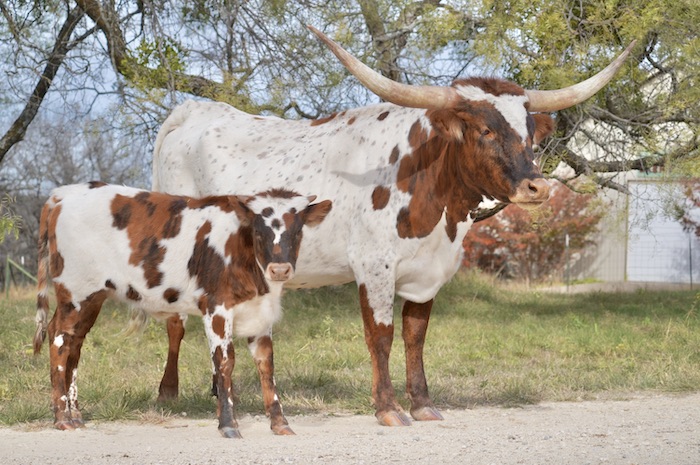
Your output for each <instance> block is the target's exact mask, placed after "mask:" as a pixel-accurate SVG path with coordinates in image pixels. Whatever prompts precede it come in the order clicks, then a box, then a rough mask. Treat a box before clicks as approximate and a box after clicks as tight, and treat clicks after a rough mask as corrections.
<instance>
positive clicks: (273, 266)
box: [267, 263, 294, 281]
mask: <svg viewBox="0 0 700 465" xmlns="http://www.w3.org/2000/svg"><path fill="white" fill-rule="evenodd" d="M267 272H268V274H269V275H270V279H271V280H272V281H287V280H288V279H291V277H292V276H293V275H294V269H293V268H292V265H290V264H289V263H270V264H269V265H268V266H267Z"/></svg>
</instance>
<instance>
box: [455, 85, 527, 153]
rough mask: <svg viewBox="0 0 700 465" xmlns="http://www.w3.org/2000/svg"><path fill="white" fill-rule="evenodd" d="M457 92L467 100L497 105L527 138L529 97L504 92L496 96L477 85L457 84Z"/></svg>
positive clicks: (514, 127)
mask: <svg viewBox="0 0 700 465" xmlns="http://www.w3.org/2000/svg"><path fill="white" fill-rule="evenodd" d="M457 93H459V95H461V96H462V97H464V98H465V99H467V100H474V101H477V102H481V101H485V102H488V103H490V104H491V105H493V106H494V107H496V110H498V111H499V112H500V113H501V114H502V115H503V117H504V118H505V120H506V121H508V124H510V126H511V127H512V128H513V129H514V130H515V131H516V132H517V133H518V134H519V135H520V137H521V138H522V140H523V141H524V140H525V139H527V136H528V131H527V110H526V109H525V104H526V103H527V102H528V99H527V97H526V96H524V95H510V94H502V95H499V96H495V95H493V94H490V93H488V92H484V91H483V89H481V88H479V87H476V86H457Z"/></svg>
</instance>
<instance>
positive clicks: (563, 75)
mask: <svg viewBox="0 0 700 465" xmlns="http://www.w3.org/2000/svg"><path fill="white" fill-rule="evenodd" d="M0 15H1V17H2V20H0V73H2V79H0V104H2V106H3V111H2V112H1V114H0V166H1V167H2V168H3V171H4V177H3V178H4V180H5V181H4V185H3V189H6V191H7V192H9V193H11V194H13V195H14V193H15V192H16V190H17V187H16V186H19V185H21V182H22V175H21V173H20V172H19V171H16V170H14V171H13V170H12V169H9V168H10V167H11V164H10V163H9V160H8V159H9V158H14V157H19V156H20V155H18V154H22V155H21V156H22V157H25V158H26V157H29V158H31V157H40V156H41V157H43V156H46V155H45V152H37V151H35V150H34V146H33V145H32V143H27V142H28V141H29V140H30V139H31V140H33V141H35V142H36V141H39V142H41V141H42V137H41V134H39V136H38V137H37V138H33V137H34V136H32V134H31V132H32V130H36V131H40V130H41V129H40V125H39V124H36V122H34V123H33V121H38V118H40V117H42V116H43V117H46V118H49V119H52V118H54V117H55V119H56V120H58V119H61V120H63V121H64V122H65V124H64V126H63V127H64V130H65V131H66V132H67V134H66V136H70V137H76V138H80V137H82V136H80V133H81V132H82V131H83V130H84V128H85V121H86V118H87V120H88V121H100V122H101V124H102V125H103V126H102V127H101V128H100V129H98V131H100V132H109V133H110V138H111V140H114V141H118V142H115V143H116V144H117V145H118V146H120V147H122V146H131V147H138V148H139V150H140V149H142V148H143V152H142V155H143V156H144V158H145V159H147V158H149V157H148V155H147V153H146V152H149V151H150V144H152V141H153V140H154V138H155V134H156V131H157V129H158V127H159V125H160V122H161V121H162V120H163V119H164V118H165V117H166V115H167V113H168V112H169V110H170V109H171V108H172V107H173V106H174V105H175V104H177V103H179V102H181V101H182V100H184V99H185V98H192V97H194V98H206V99H214V100H221V101H227V102H229V103H232V104H234V105H235V106H237V107H239V108H241V109H243V110H246V111H249V112H252V113H266V114H274V115H279V116H284V117H288V118H299V117H304V118H315V117H319V116H322V115H324V114H328V113H330V112H333V111H336V110H339V109H343V108H347V107H350V106H358V105H364V104H367V103H370V102H376V101H377V97H376V96H374V95H372V94H371V93H369V92H368V91H366V90H365V89H364V88H362V87H361V86H359V85H358V84H357V81H356V80H355V79H354V78H353V77H350V76H349V75H348V74H347V72H346V71H345V70H344V69H343V68H342V66H341V65H340V64H339V63H338V62H337V60H335V59H334V58H333V57H332V56H331V54H330V52H329V51H328V50H326V49H325V47H324V46H323V45H322V44H320V43H319V41H318V40H317V39H316V38H315V37H314V36H313V35H312V34H311V33H309V31H308V30H307V29H306V27H305V26H306V25H307V24H313V25H315V26H316V27H318V28H319V29H321V30H324V31H325V32H327V33H329V34H330V35H331V36H332V37H334V38H335V39H337V40H338V41H339V42H340V43H341V44H342V45H343V46H345V47H346V48H347V49H348V50H349V51H350V52H352V53H353V54H355V55H356V56H358V57H359V58H360V59H362V60H363V61H364V62H366V63H367V64H368V65H370V66H372V67H373V68H375V69H378V70H380V71H381V72H382V73H383V74H384V75H385V76H388V77H391V78H392V79H397V80H400V81H403V82H406V83H412V84H440V85H446V84H449V83H450V81H451V80H452V79H454V78H455V77H458V76H465V75H468V74H497V75H501V76H503V77H505V78H509V79H512V80H514V81H516V82H518V83H519V84H521V85H523V86H525V87H528V88H540V89H551V88H559V87H563V86H565V85H568V84H571V83H572V82H574V81H578V80H581V79H583V78H585V77H588V76H590V75H591V74H593V73H594V72H596V71H598V70H599V69H601V68H602V67H603V66H604V65H605V64H606V63H607V62H608V61H609V60H610V59H611V57H613V56H614V55H616V54H617V53H619V52H620V51H621V50H622V48H624V46H625V45H627V44H628V43H630V42H631V41H632V40H633V39H638V40H639V43H638V45H637V47H636V48H635V51H634V59H632V60H630V61H629V64H628V65H627V67H626V69H625V70H623V72H621V73H619V75H618V76H617V78H616V80H615V81H614V82H613V83H611V84H610V85H608V86H607V87H606V88H605V89H604V91H602V92H600V93H599V94H598V95H597V96H596V97H595V98H594V99H592V100H591V101H589V102H587V103H585V104H582V105H578V106H576V107H575V108H571V109H568V110H564V111H561V112H559V113H558V114H557V115H556V121H557V130H556V133H555V135H554V137H552V138H550V140H549V141H548V142H547V145H546V146H545V147H543V148H542V149H543V150H542V154H543V160H542V166H543V169H544V171H545V172H546V173H553V174H554V175H555V177H556V175H557V174H558V172H557V171H555V167H556V166H557V165H558V164H559V162H560V161H564V162H566V163H568V164H569V165H570V166H571V167H573V169H574V171H575V175H577V176H580V175H587V176H588V177H590V178H592V179H594V180H595V181H596V182H597V183H598V184H599V185H601V186H608V187H613V188H616V189H618V190H621V191H623V192H624V191H625V188H624V186H623V185H621V184H620V183H619V182H616V179H615V177H614V175H615V173H617V172H618V171H624V170H628V169H651V168H652V167H662V168H663V169H666V170H668V171H669V172H675V171H678V172H680V173H685V174H690V173H696V174H697V173H700V163H699V162H698V160H699V159H700V157H698V138H699V134H698V133H699V129H698V128H699V126H700V125H699V124H698V121H699V120H700V117H699V113H700V106H698V105H697V102H698V101H699V100H700V82H698V80H699V79H698V73H700V63H699V60H700V53H697V51H698V49H699V47H698V46H699V44H700V42H699V41H700V38H699V37H700V34H698V32H699V31H698V28H699V27H700V26H698V25H699V24H700V4H698V2H697V1H695V0H640V1H634V2H632V1H629V0H613V1H610V0H576V1H574V0H554V1H552V0H527V1H526V0H510V1H509V2H507V3H503V2H497V1H493V0H482V1H480V2H467V1H465V0H415V1H407V0H357V1H350V2H346V1H342V2H341V1H339V0H330V1H325V2H318V1H315V0H298V1H294V2H291V1H286V0H273V1H261V0H252V1H241V0H193V1H189V2H186V3H184V4H183V3H182V2H173V1H168V0H163V1H160V2H153V1H150V0H146V1H142V0H118V1H112V2H99V1H97V0H60V1H59V0H36V1H34V2H26V1H23V0H0ZM49 115H54V116H53V117H49ZM23 139H26V140H25V143H22V140H23ZM35 142H34V143H35ZM80 153H81V152H80V150H78V151H77V152H76V154H80ZM145 161H147V160H145ZM105 166H107V165H105ZM137 166H142V163H140V164H137ZM6 168H7V169H6ZM116 168H117V166H116V165H115V169H116ZM9 174H13V175H14V176H17V178H16V179H14V180H12V179H10V177H9ZM64 174H66V175H67V174H68V173H64ZM100 174H101V175H105V173H104V172H103V173H100ZM68 178H69V176H66V177H65V179H68ZM81 180H84V179H81ZM35 184H36V185H38V186H40V188H39V189H38V190H37V191H36V193H35V194H34V195H35V198H34V200H33V201H32V202H34V203H38V204H40V200H39V199H41V197H42V196H45V195H46V194H47V193H48V188H49V187H51V183H43V184H42V183H41V182H38V183H35ZM17 198H18V209H21V210H24V207H21V208H20V206H19V203H22V202H25V201H27V202H29V199H26V198H24V197H22V196H17ZM30 203H31V202H30ZM491 214H493V211H489V212H483V215H482V216H483V217H487V216H489V215H491ZM29 242H31V241H29V240H27V243H29Z"/></svg>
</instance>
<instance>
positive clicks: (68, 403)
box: [48, 285, 107, 430]
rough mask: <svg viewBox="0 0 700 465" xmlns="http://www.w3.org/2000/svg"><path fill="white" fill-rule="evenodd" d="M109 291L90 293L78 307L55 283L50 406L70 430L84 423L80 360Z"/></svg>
mask: <svg viewBox="0 0 700 465" xmlns="http://www.w3.org/2000/svg"><path fill="white" fill-rule="evenodd" d="M106 296H107V294H106V292H105V291H99V292H96V293H93V294H91V295H90V296H88V298H87V299H85V300H84V301H83V302H81V303H80V308H76V307H75V306H74V305H73V304H72V303H71V301H70V294H69V293H67V292H66V291H65V290H64V289H63V288H62V287H61V286H60V285H59V286H56V297H57V301H58V303H57V306H56V313H55V314H54V316H53V318H52V319H51V322H50V323H49V327H48V335H49V342H50V344H51V345H50V348H49V359H50V366H51V368H50V376H51V406H52V409H53V412H54V417H55V420H54V425H55V426H56V428H58V429H63V430H70V429H75V428H80V427H82V426H83V418H82V414H81V413H80V409H79V407H78V385H77V375H78V362H79V361H80V351H81V349H82V346H83V341H84V340H85V336H86V335H87V333H88V332H89V331H90V329H91V328H92V326H93V325H94V324H95V320H96V319H97V315H99V313H100V309H101V308H102V303H103V302H104V300H105V298H106Z"/></svg>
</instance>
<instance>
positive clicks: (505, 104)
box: [153, 31, 629, 425]
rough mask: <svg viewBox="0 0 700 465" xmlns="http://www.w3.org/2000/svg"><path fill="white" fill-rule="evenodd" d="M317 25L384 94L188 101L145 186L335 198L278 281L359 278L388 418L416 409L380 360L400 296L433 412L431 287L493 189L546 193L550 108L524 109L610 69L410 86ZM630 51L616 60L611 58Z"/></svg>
mask: <svg viewBox="0 0 700 465" xmlns="http://www.w3.org/2000/svg"><path fill="white" fill-rule="evenodd" d="M316 32H317V31H316ZM317 34H319V36H320V37H321V38H322V39H323V40H324V41H325V42H326V43H327V44H328V45H329V47H331V49H332V51H333V52H334V53H335V54H336V55H337V56H338V57H339V59H340V60H341V61H342V62H343V64H344V65H345V66H346V67H347V68H348V69H349V70H350V71H351V72H352V73H353V74H355V76H357V77H358V78H359V79H360V80H361V81H362V82H363V84H364V85H365V86H367V87H368V88H369V89H370V90H372V91H374V92H376V93H378V95H379V96H380V97H382V98H384V99H385V100H387V101H389V102H392V103H382V104H378V105H371V106H367V107H362V108H355V109H350V110H347V111H342V112H340V113H337V114H333V115H330V116H328V117H325V118H322V119H318V120H315V121H296V120H284V119H279V118H274V117H262V116H253V115H249V114H247V113H244V112H242V111H240V110H237V109H236V108H233V107H231V106H229V105H227V104H224V103H210V102H195V101H188V102H185V103H184V104H182V105H180V106H179V107H177V108H175V109H174V110H173V111H172V113H171V114H170V116H169V117H168V118H167V119H166V121H165V122H164V123H163V126H162V128H161V129H160V132H159V134H158V137H157V139H156V143H155V151H154V158H153V175H154V180H153V188H154V190H158V191H164V192H170V193H180V194H188V195H208V194H224V193H226V192H229V191H240V190H253V191H255V190H256V189H259V188H260V187H261V185H263V184H265V183H267V182H270V180H272V181H274V182H275V183H279V184H282V185H285V186H290V187H291V188H295V189H302V188H303V189H311V190H313V191H314V192H316V193H319V195H323V196H325V197H328V198H331V199H332V200H333V203H334V208H333V211H332V212H331V213H330V214H329V215H328V218H327V219H326V221H325V222H324V223H323V224H321V225H320V226H319V227H318V228H316V229H315V230H314V231H309V234H308V236H307V238H308V239H310V240H311V241H312V242H313V244H314V246H313V247H309V248H305V249H304V250H303V251H302V253H301V255H300V256H299V263H298V267H297V273H296V275H295V276H294V278H293V279H290V280H289V281H288V282H287V283H286V284H285V286H288V287H290V288H312V287H320V286H326V285H334V284H342V283H347V282H351V281H356V282H357V284H358V287H359V293H360V306H361V309H362V318H363V322H364V328H365V339H366V342H367V346H368V348H369V352H370V355H371V360H372V368H373V382H372V399H373V402H374V405H375V408H376V416H377V418H378V420H379V422H380V423H381V424H384V425H408V424H410V422H411V420H410V418H409V417H408V415H406V414H405V413H404V412H403V411H402V409H401V407H400V406H399V404H398V402H397V401H396V398H395V393H394V390H393V387H392V384H391V379H390V377H389V369H388V366H389V365H388V364H389V353H390V349H391V345H392V340H393V335H394V329H393V328H394V327H393V310H392V309H393V303H394V297H395V296H396V295H398V296H400V297H402V298H403V299H404V300H405V303H404V306H403V333H402V336H403V339H404V343H405V350H406V390H407V394H408V398H409V399H410V402H411V410H410V413H411V415H412V417H413V418H414V419H416V420H437V419H441V418H442V416H441V414H440V412H439V411H438V410H437V409H436V408H435V407H434V405H433V403H432V401H431V400H430V397H429V395H428V386H427V383H426V379H425V374H424V368H423V344H424V342H425V334H426V330H427V327H428V319H429V316H430V312H431V307H432V303H433V298H434V297H435V296H436V294H437V292H438V290H439V289H440V288H441V287H442V286H443V285H444V284H445V283H446V282H447V281H448V280H450V278H452V276H453V275H454V274H455V272H456V271H457V269H458V268H459V265H460V262H461V258H462V252H463V250H462V240H463V238H464V236H465V234H466V233H467V230H468V229H469V227H470V226H471V224H472V222H473V219H474V217H475V216H476V215H477V214H479V212H480V211H481V209H483V208H485V207H492V206H494V205H496V204H499V203H515V204H517V205H519V206H522V207H526V208H533V207H536V206H538V205H540V204H541V203H542V202H544V201H545V200H547V198H548V196H549V184H548V182H547V181H546V180H545V179H544V178H543V177H542V174H541V172H540V170H539V169H538V167H537V166H536V164H535V156H534V153H533V144H537V143H538V142H539V141H541V140H542V139H543V138H545V137H547V136H548V135H549V134H550V133H551V132H552V129H553V120H552V118H551V117H550V116H549V115H546V114H541V113H532V112H536V111H555V110H559V109H563V108H566V107H568V106H571V105H574V104H576V103H578V102H580V101H582V100H584V99H585V98H588V97H590V95H592V93H595V92H596V91H597V90H598V89H600V87H602V85H604V82H603V81H605V82H607V81H609V79H610V78H612V74H614V69H612V68H610V67H608V68H606V69H605V70H603V71H605V73H606V76H605V79H607V80H605V79H603V81H601V80H600V76H599V75H600V73H599V75H596V76H594V77H593V78H590V79H594V78H595V79H594V80H595V85H592V84H591V82H590V79H589V80H587V81H584V83H580V84H585V86H584V87H585V88H586V90H587V91H588V92H587V93H586V94H585V95H582V94H581V92H580V91H581V87H580V86H579V84H577V85H574V86H573V87H572V88H567V89H563V90H562V89H559V90H557V91H528V90H526V89H523V88H521V87H520V86H518V85H516V84H514V83H512V82H509V81H504V80H500V79H492V78H469V79H459V80H457V81H455V82H454V83H453V84H452V86H449V87H418V88H415V87H412V86H406V85H399V84H398V83H394V82H392V81H388V80H386V78H382V77H381V76H378V75H377V73H374V72H373V71H371V70H368V68H366V67H365V66H364V65H362V64H361V63H359V62H357V60H356V59H354V58H353V57H351V56H349V55H348V54H347V52H345V51H344V50H342V49H341V48H340V47H338V46H337V44H335V43H334V42H332V41H331V40H330V39H328V38H327V37H325V36H323V35H322V34H320V33H318V32H317ZM628 52H629V50H628V51H627V52H625V53H628ZM623 55H624V54H623ZM625 56H626V55H624V56H622V57H621V58H619V59H618V60H616V62H614V63H613V64H611V66H613V65H614V66H613V68H615V66H617V67H619V65H620V64H621V61H619V60H621V59H624V57H625ZM615 69H617V68H615ZM611 70H612V74H611ZM601 73H603V72H601ZM377 82H379V84H377ZM601 83H602V84H601ZM591 89H593V90H592V91H591ZM548 92H553V94H549V93H548ZM572 95H575V96H576V97H575V98H571V97H572ZM169 327H171V328H176V329H177V332H172V333H171V338H170V342H171V352H172V353H175V354H176V353H177V350H178V341H179V339H178V337H179V334H181V332H182V331H183V328H182V325H181V324H180V322H178V321H177V320H176V319H172V320H171V321H170V322H169ZM173 335H175V336H173ZM168 370H170V371H168ZM176 370H177V366H176V365H174V366H173V365H172V364H171V363H169V364H168V368H167V370H166V375H165V376H164V378H163V382H162V383H161V393H164V394H166V395H168V396H175V395H177V384H176V382H173V379H174V378H172V376H171V374H172V372H173V371H176ZM175 379H176V378H175Z"/></svg>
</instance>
